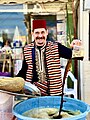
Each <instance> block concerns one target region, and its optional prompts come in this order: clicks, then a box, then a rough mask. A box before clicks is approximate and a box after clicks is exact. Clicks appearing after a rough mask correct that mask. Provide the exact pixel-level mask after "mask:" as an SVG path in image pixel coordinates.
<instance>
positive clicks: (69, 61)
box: [53, 59, 72, 119]
mask: <svg viewBox="0 0 90 120" xmlns="http://www.w3.org/2000/svg"><path fill="white" fill-rule="evenodd" d="M71 63H72V59H69V60H68V62H67V65H66V68H65V71H64V76H63V84H62V94H61V101H60V103H61V104H60V109H59V115H57V116H53V118H54V119H60V118H62V116H61V111H62V107H63V102H64V101H63V96H64V84H65V79H66V76H67V73H68V71H69V70H70V67H71Z"/></svg>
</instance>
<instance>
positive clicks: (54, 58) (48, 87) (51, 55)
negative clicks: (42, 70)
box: [24, 42, 62, 95]
mask: <svg viewBox="0 0 90 120" xmlns="http://www.w3.org/2000/svg"><path fill="white" fill-rule="evenodd" d="M32 48H34V43H31V44H29V45H27V46H26V47H25V48H24V55H25V60H26V62H27V64H28V70H27V74H26V81H30V82H32V77H33V73H32V70H33V63H32ZM45 55H46V58H45V61H46V65H45V67H46V76H47V80H44V81H41V82H34V83H33V84H35V85H36V86H37V87H38V89H40V91H41V94H42V95H60V94H61V93H62V79H61V70H60V67H61V65H60V58H59V53H58V43H54V44H53V43H52V42H47V45H46V48H45Z"/></svg>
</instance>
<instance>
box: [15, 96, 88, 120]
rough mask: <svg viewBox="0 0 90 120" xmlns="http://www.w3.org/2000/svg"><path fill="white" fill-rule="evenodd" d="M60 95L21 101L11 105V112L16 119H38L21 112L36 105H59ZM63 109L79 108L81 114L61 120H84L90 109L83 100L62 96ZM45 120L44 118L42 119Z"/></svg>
mask: <svg viewBox="0 0 90 120" xmlns="http://www.w3.org/2000/svg"><path fill="white" fill-rule="evenodd" d="M60 99H61V97H60V96H45V97H38V98H30V99H27V100H25V101H23V102H20V103H18V104H16V105H15V106H14V107H13V114H14V115H15V116H16V117H17V119H18V120H40V118H39V119H38V118H30V117H25V116H23V115H22V113H24V112H26V111H28V110H30V109H33V108H38V107H55V108H59V107H60ZM64 101H65V102H64V103H63V109H66V110H74V111H75V110H80V111H81V114H79V115H76V116H74V117H71V118H62V120H86V116H87V114H88V112H89V111H90V106H89V105H88V104H86V103H85V102H83V101H81V100H78V99H74V98H70V97H64ZM43 120H46V119H43ZM57 120H60V119H57Z"/></svg>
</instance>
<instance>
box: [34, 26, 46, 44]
mask: <svg viewBox="0 0 90 120" xmlns="http://www.w3.org/2000/svg"><path fill="white" fill-rule="evenodd" d="M32 35H33V37H34V40H35V44H36V45H37V46H43V45H45V44H46V39H47V35H48V31H47V30H46V29H45V28H38V29H34V31H33V33H32Z"/></svg>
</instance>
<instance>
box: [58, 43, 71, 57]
mask: <svg viewBox="0 0 90 120" xmlns="http://www.w3.org/2000/svg"><path fill="white" fill-rule="evenodd" d="M58 51H59V56H60V57H62V58H65V59H70V58H71V57H72V49H70V48H67V47H66V46H64V45H62V44H61V43H58Z"/></svg>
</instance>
